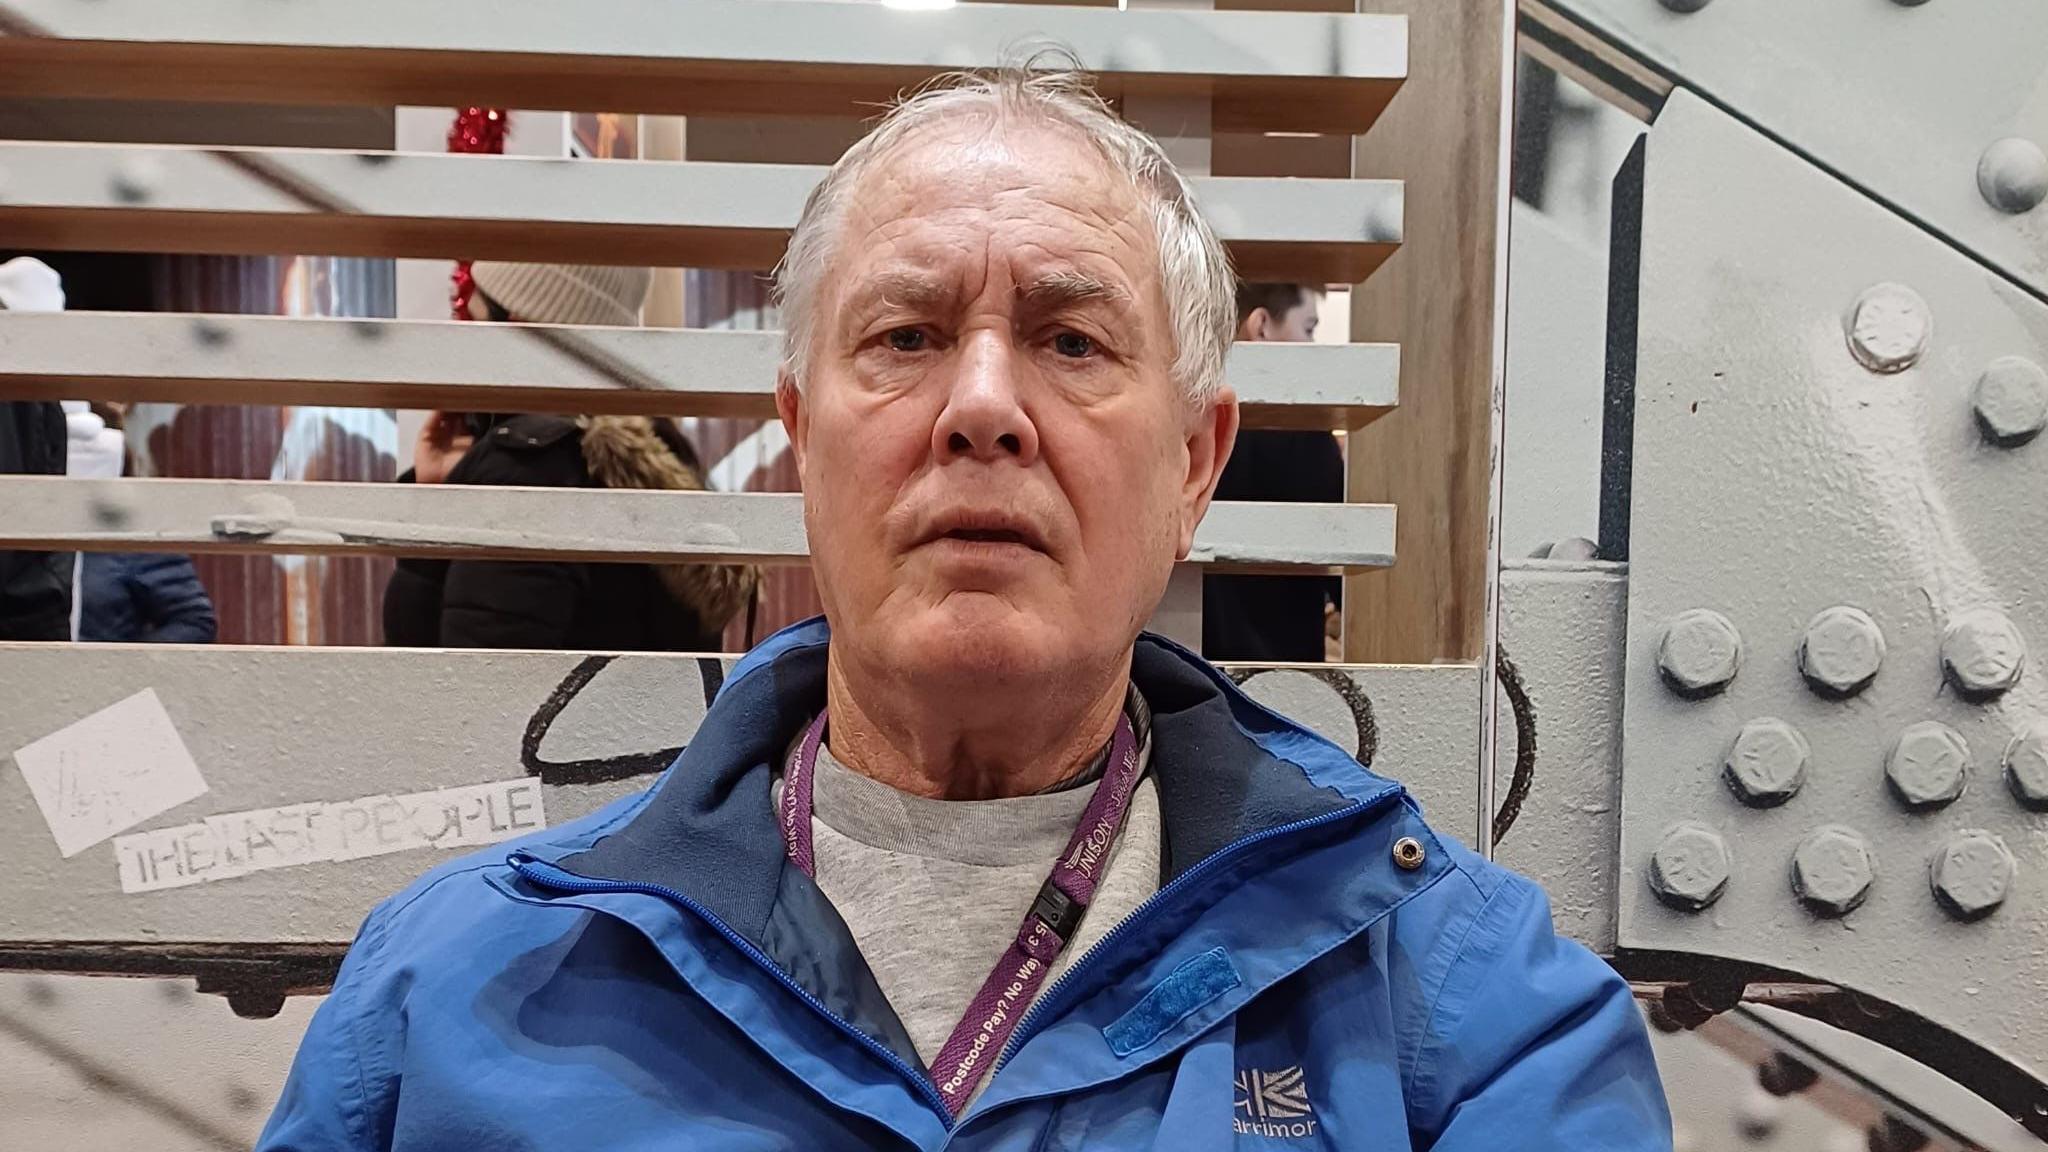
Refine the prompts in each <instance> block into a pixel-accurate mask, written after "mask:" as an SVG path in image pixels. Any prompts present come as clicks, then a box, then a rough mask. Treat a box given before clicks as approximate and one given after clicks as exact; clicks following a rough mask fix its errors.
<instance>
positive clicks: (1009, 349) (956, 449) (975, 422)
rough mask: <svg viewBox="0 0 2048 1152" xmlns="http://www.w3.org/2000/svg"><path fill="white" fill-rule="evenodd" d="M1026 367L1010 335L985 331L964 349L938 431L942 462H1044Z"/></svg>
mask: <svg viewBox="0 0 2048 1152" xmlns="http://www.w3.org/2000/svg"><path fill="white" fill-rule="evenodd" d="M1022 368H1023V365H1022V363H1021V361H1020V360H1019V356H1018V350H1017V348H1016V347H1015V345H1014V344H1013V343H1012V341H1011V340H1010V338H1009V336H1008V334H1007V333H1002V332H997V331H993V330H982V331H978V332H974V333H972V334H970V335H969V336H968V337H967V338H966V339H964V340H962V341H961V342H960V345H959V354H958V357H957V359H956V361H955V365H954V375H953V378H952V380H951V381H949V382H948V383H949V384H950V387H951V391H950V392H949V393H948V395H947V398H946V408H945V410H944V411H943V412H941V413H939V420H938V423H937V424H936V425H935V426H934V427H933V428H932V453H933V455H935V456H936V457H937V458H938V459H940V460H941V461H944V460H951V459H972V460H984V461H994V460H999V459H1005V458H1010V459H1015V460H1016V461H1017V462H1018V463H1020V464H1030V463H1032V462H1033V461H1035V460H1037V459H1038V428H1037V426H1036V425H1035V424H1033V423H1032V420H1031V415H1030V413H1029V412H1027V411H1025V409H1024V404H1023V398H1022V395H1021V393H1020V391H1019V387H1018V385H1019V380H1018V373H1019V372H1020V371H1021V370H1022Z"/></svg>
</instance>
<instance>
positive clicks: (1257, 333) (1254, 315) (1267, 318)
mask: <svg viewBox="0 0 2048 1152" xmlns="http://www.w3.org/2000/svg"><path fill="white" fill-rule="evenodd" d="M1272 325H1273V314H1272V313H1271V312H1268V311H1266V310H1265V309H1264V308H1254V309H1252V310H1251V311H1250V312H1248V313H1246V314H1245V318H1244V319H1243V320H1241V321H1239V322H1238V325H1237V338H1238V339H1239V340H1264V339H1266V330H1267V329H1268V328H1270V327H1272Z"/></svg>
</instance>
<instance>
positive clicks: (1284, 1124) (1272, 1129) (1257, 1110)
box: [1230, 1064, 1316, 1136]
mask: <svg viewBox="0 0 2048 1152" xmlns="http://www.w3.org/2000/svg"><path fill="white" fill-rule="evenodd" d="M1236 1083H1237V1097H1236V1101H1235V1106H1236V1109H1237V1111H1238V1113H1239V1115H1236V1116H1233V1117H1231V1118H1230V1122H1231V1127H1232V1128H1233V1130H1235V1131H1236V1132H1237V1134H1238V1135H1240V1136H1313V1135H1315V1134H1316V1112H1315V1108H1314V1107H1313V1106H1312V1105H1310V1104H1309V1101H1308V1084H1307V1083H1305V1078H1304V1077H1303V1075H1302V1071H1301V1065H1299V1064H1296V1065H1295V1066H1294V1067H1292V1068H1282V1069H1280V1070H1279V1071H1278V1072H1265V1071H1261V1070H1259V1069H1257V1068H1241V1069H1239V1070H1238V1073H1237V1082H1236Z"/></svg>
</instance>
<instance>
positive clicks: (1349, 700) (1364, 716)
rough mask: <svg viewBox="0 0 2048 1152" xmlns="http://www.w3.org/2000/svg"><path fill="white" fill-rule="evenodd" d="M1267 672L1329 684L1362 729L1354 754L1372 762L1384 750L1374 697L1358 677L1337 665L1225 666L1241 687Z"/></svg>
mask: <svg viewBox="0 0 2048 1152" xmlns="http://www.w3.org/2000/svg"><path fill="white" fill-rule="evenodd" d="M1267 672H1299V673H1301V674H1302V675H1304V676H1308V677H1312V678H1314V679H1316V680H1320V681H1322V682H1323V683H1325V684H1327V685H1329V686H1330V688H1331V690H1332V691H1334V692H1336V693H1337V698H1338V699H1340V700H1342V701H1344V707H1346V708H1349V709H1350V710H1351V723H1352V724H1353V725H1354V726H1356V727H1357V729H1358V747H1357V748H1356V749H1355V750H1353V752H1352V755H1353V756H1356V757H1357V758H1358V762H1359V763H1360V764H1365V765H1368V766H1370V765H1371V764H1372V760H1373V757H1375V756H1377V755H1379V751H1380V725H1379V721H1378V720H1377V719H1375V718H1374V717H1373V711H1372V697H1371V696H1368V695H1366V692H1365V689H1364V688H1362V687H1360V686H1359V684H1358V681H1356V680H1354V679H1352V678H1351V677H1350V676H1348V675H1346V674H1345V673H1343V672H1342V671H1340V670H1338V669H1336V668H1226V669H1224V674H1225V675H1227V676H1229V677H1230V680H1231V682H1232V683H1233V684H1236V685H1237V686H1238V687H1240V688H1242V687H1244V686H1245V684H1246V682H1248V681H1250V680H1251V679H1252V678H1253V677H1256V676H1261V675H1264V674H1265V673H1267Z"/></svg>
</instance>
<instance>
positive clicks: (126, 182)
mask: <svg viewBox="0 0 2048 1152" xmlns="http://www.w3.org/2000/svg"><path fill="white" fill-rule="evenodd" d="M163 182H164V169H163V165H161V164H159V163H157V162H156V161H155V160H154V159H152V158H151V157H148V156H135V157H131V158H129V159H127V160H124V161H122V162H121V163H120V164H118V165H116V166H115V167H114V171H113V174H112V175H111V176H109V177H108V179H107V190H108V191H109V192H111V193H113V196H114V199H116V200H119V201H120V202H121V203H123V204H140V203H142V202H143V201H145V200H147V199H149V198H150V197H152V196H154V195H156V193H157V189H158V188H160V187H162V185H163Z"/></svg>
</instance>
